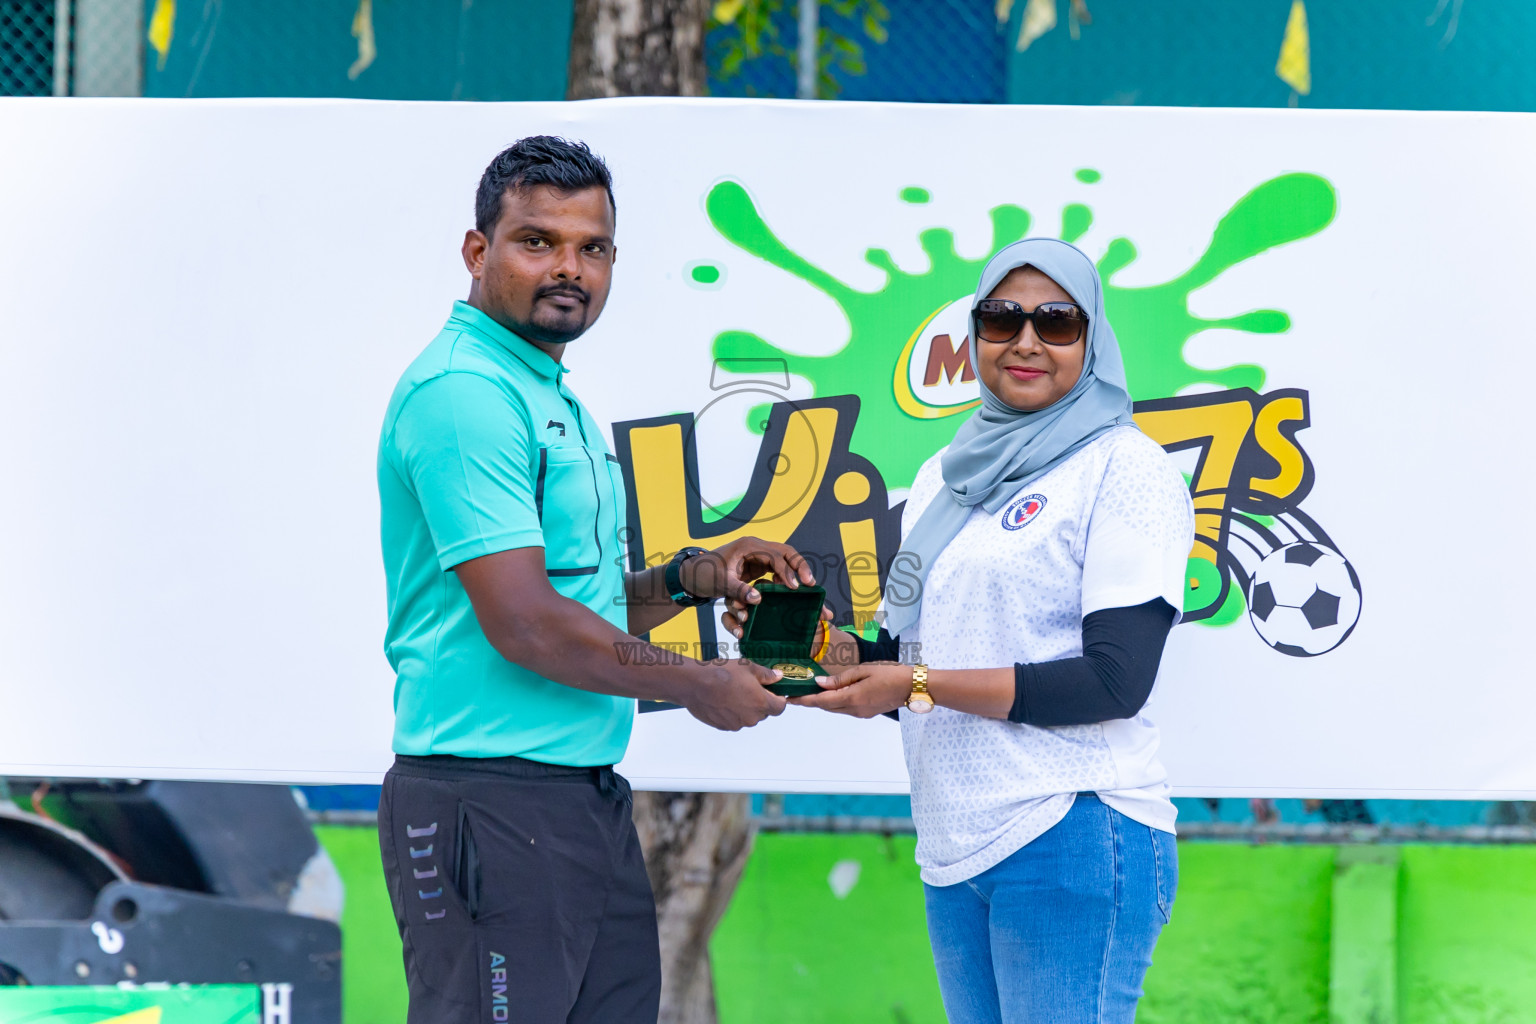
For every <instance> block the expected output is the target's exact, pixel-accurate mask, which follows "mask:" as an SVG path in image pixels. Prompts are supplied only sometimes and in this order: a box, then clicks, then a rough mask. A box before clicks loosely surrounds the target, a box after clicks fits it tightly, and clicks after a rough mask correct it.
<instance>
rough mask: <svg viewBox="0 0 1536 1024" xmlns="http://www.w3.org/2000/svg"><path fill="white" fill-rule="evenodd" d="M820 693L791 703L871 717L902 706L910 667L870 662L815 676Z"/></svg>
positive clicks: (907, 692)
mask: <svg viewBox="0 0 1536 1024" xmlns="http://www.w3.org/2000/svg"><path fill="white" fill-rule="evenodd" d="M816 682H818V683H820V684H821V686H822V692H821V693H813V694H811V695H810V696H809V697H793V698H791V699H790V701H789V702H790V703H791V704H799V705H800V706H802V707H807V708H821V709H822V710H823V711H835V712H836V713H838V714H840V715H853V716H854V717H856V718H873V717H875V716H876V715H883V714H885V713H886V712H887V711H895V710H896V709H897V708H899V707H904V706H905V705H906V703H907V698H908V697H911V696H912V666H911V665H900V664H897V663H896V662H894V661H870V662H865V663H864V664H862V665H855V666H854V667H853V668H850V669H846V670H844V671H842V672H839V673H838V674H837V675H835V676H817V677H816Z"/></svg>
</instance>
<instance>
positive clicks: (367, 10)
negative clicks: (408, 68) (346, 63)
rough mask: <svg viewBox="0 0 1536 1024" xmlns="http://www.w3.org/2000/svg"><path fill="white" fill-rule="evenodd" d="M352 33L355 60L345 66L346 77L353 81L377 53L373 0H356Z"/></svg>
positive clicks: (366, 67)
mask: <svg viewBox="0 0 1536 1024" xmlns="http://www.w3.org/2000/svg"><path fill="white" fill-rule="evenodd" d="M352 35H353V37H354V38H356V39H357V60H355V61H353V62H352V66H351V67H349V68H347V77H348V78H350V79H352V80H353V81H354V82H355V81H357V76H358V75H360V74H362V73H363V72H364V71H367V70H368V65H370V64H372V63H373V58H375V57H377V56H378V55H379V48H378V47H377V46H375V45H374V41H373V0H358V4H357V13H356V14H354V15H352Z"/></svg>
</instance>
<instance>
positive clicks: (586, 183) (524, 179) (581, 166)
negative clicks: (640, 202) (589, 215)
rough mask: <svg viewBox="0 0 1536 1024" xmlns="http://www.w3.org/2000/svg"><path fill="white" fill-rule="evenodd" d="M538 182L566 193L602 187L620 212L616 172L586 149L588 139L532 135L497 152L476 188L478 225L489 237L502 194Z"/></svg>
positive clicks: (613, 205) (497, 219)
mask: <svg viewBox="0 0 1536 1024" xmlns="http://www.w3.org/2000/svg"><path fill="white" fill-rule="evenodd" d="M537 185H547V186H549V187H550V188H552V189H554V190H555V191H556V192H560V193H562V194H565V195H570V194H571V193H575V192H580V191H581V190H582V189H586V188H603V189H605V190H606V191H607V192H608V205H609V206H610V207H611V208H612V209H613V211H614V214H615V215H617V214H618V209H619V208H618V204H617V203H615V202H614V201H613V175H611V174H609V173H608V165H607V164H605V163H603V158H602V157H600V156H598V155H597V154H596V153H593V152H592V150H590V149H588V148H587V144H586V143H585V142H572V141H571V140H569V139H562V138H560V137H559V136H556V135H530V136H528V137H527V138H526V139H518V140H517V141H516V142H514V143H512V145H510V146H508V147H507V148H506V149H504V150H502V151H501V152H500V153H497V154H496V159H494V160H492V161H491V163H490V166H488V167H487V168H486V169H485V173H484V174H482V175H481V176H480V187H479V189H477V190H476V191H475V228H476V229H477V230H479V231H480V232H481V233H482V234H484V235H485V236H486V237H487V238H489V237H490V236H491V232H492V231H494V230H495V228H496V222H497V221H499V220H500V219H501V197H502V196H504V195H506V194H507V192H508V191H509V190H510V191H513V192H522V191H524V190H526V189H530V188H533V187H535V186H537Z"/></svg>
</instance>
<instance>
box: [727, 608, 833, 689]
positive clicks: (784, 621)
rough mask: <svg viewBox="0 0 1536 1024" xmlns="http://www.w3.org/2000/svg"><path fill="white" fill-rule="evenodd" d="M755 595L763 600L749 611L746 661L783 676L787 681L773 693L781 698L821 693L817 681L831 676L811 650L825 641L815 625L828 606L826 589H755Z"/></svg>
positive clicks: (744, 643)
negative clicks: (826, 605) (812, 656)
mask: <svg viewBox="0 0 1536 1024" xmlns="http://www.w3.org/2000/svg"><path fill="white" fill-rule="evenodd" d="M753 589H755V590H756V591H757V592H758V593H759V594H761V595H762V596H763V599H762V600H761V601H759V602H758V603H757V604H754V605H751V606H749V607H748V608H747V624H746V625H745V626H744V627H743V628H742V637H741V656H742V657H743V658H746V659H748V660H749V661H755V662H757V663H758V664H759V665H766V666H767V667H768V668H776V669H778V670H779V671H780V672H783V673H784V678H783V679H780V680H779V681H778V682H776V683H774V684H773V685H772V686H770V687H768V689H769V690H770V691H771V692H773V693H776V694H778V695H779V696H780V697H804V696H806V695H807V694H812V693H820V692H821V687H820V686H818V685H816V679H815V678H814V677H816V676H824V675H827V674H828V673H827V671H826V669H824V668H822V667H821V666H820V665H818V664H817V663H816V662H815V661H813V660H811V654H812V653H813V651H812V647H811V645H812V644H813V643H815V641H816V640H818V639H820V636H821V631H820V630H818V629H817V628H816V624H817V623H818V622H820V621H821V607H822V605H824V604H825V603H826V601H827V591H826V588H824V587H807V586H800V587H794V588H790V587H786V586H785V585H784V584H782V583H754V584H753Z"/></svg>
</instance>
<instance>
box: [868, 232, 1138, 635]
mask: <svg viewBox="0 0 1536 1024" xmlns="http://www.w3.org/2000/svg"><path fill="white" fill-rule="evenodd" d="M1023 266H1031V267H1034V268H1036V269H1037V270H1040V271H1041V272H1043V273H1044V274H1045V275H1046V276H1048V277H1049V278H1050V279H1051V280H1053V281H1055V282H1056V283H1057V284H1059V285H1061V287H1062V288H1063V289H1064V290H1065V291H1066V293H1067V294H1068V295H1070V296H1072V299H1073V301H1075V302H1076V303H1077V304H1078V305H1079V306H1081V307H1082V308H1083V310H1084V312H1086V313H1087V314H1088V344H1087V351H1085V352H1084V353H1083V373H1082V376H1081V377H1079V378H1078V380H1077V383H1076V384H1075V385H1073V387H1072V390H1071V391H1069V392H1067V393H1066V395H1064V396H1063V397H1062V398H1061V399H1059V400H1058V401H1057V402H1056V403H1055V404H1053V405H1050V406H1048V407H1047V408H1044V409H1041V410H1040V411H1038V412H1020V411H1019V410H1017V409H1015V408H1013V407H1012V406H1009V405H1005V404H1004V403H1003V401H1002V400H1001V399H1000V398H998V397H997V396H996V395H994V394H993V393H992V392H991V391H989V390H987V385H986V384H985V383H983V382H982V381H981V380H980V379H979V375H978V379H977V384H978V385H979V386H980V388H981V408H980V409H977V410H976V414H975V415H974V416H972V417H971V418H970V419H969V420H966V422H965V423H964V424H962V425H961V427H960V429H959V431H958V432H956V434H955V439H954V441H953V442H951V444H950V446H949V451H947V452H945V453H944V457H943V460H942V465H943V467H944V485H945V486H944V489H943V490H942V491H940V492H939V494H938V495H937V496H936V497H935V498H934V499H933V503H932V504H930V505H929V506H928V507H927V508H926V509H924V510H923V514H922V516H921V517H920V518H919V519H918V521H917V523H916V524H915V525H914V526H913V527H912V532H911V534H909V535H908V537H907V540H906V543H905V544H903V545H902V549H903V551H904V552H907V553H909V554H908V558H907V559H906V563H907V564H906V565H905V571H906V572H907V573H908V574H909V579H911V578H912V577H915V582H916V594H917V597H916V598H915V599H914V600H913V601H912V602H910V603H905V604H900V605H897V604H895V603H894V602H892V601H890V600H887V601H886V615H887V618H886V629H887V630H889V631H890V634H891V635H892V636H897V635H899V634H900V633H901V632H902V631H903V630H905V629H908V628H910V627H911V626H912V625H913V623H915V622H917V620H918V617H919V616H920V614H921V612H922V593H923V584H924V582H926V579H927V576H928V570H929V568H930V567H931V566H932V565H933V563H934V560H935V559H936V558H938V556H939V553H940V552H942V551H943V550H944V548H945V546H946V545H948V544H949V542H950V541H951V540H953V539H954V537H955V534H957V533H959V532H960V528H961V527H962V526H964V525H965V520H966V518H967V517H968V516H969V515H970V514H971V508H972V507H973V506H975V505H980V506H981V507H982V508H984V509H986V510H987V512H989V513H996V512H998V511H999V510H1000V509H1001V508H1002V507H1003V506H1004V505H1005V504H1007V503H1008V499H1010V498H1012V497H1013V496H1014V495H1015V494H1017V493H1018V492H1019V490H1020V489H1021V488H1023V487H1026V486H1028V485H1029V484H1030V482H1032V481H1034V480H1036V479H1038V478H1039V477H1041V476H1044V475H1045V474H1046V473H1048V472H1050V471H1051V470H1052V469H1054V468H1055V467H1056V466H1058V465H1060V464H1061V463H1063V462H1065V461H1066V460H1067V459H1069V458H1071V457H1072V455H1073V454H1074V453H1075V452H1077V450H1078V449H1080V448H1082V447H1083V446H1084V445H1086V444H1087V443H1088V442H1090V441H1092V440H1093V439H1094V438H1096V437H1098V436H1099V435H1100V434H1102V433H1104V432H1105V431H1106V430H1109V429H1110V428H1111V427H1114V426H1117V425H1119V424H1121V423H1131V422H1133V421H1132V419H1131V396H1130V394H1129V392H1128V391H1127V389H1126V384H1125V364H1124V363H1123V362H1122V361H1121V359H1120V345H1119V343H1118V342H1116V341H1115V332H1114V331H1113V330H1111V329H1110V326H1109V321H1108V320H1106V319H1105V318H1104V287H1103V284H1102V283H1101V282H1100V281H1099V272H1098V269H1097V268H1095V267H1094V265H1093V261H1092V260H1090V259H1089V258H1088V257H1087V255H1085V254H1084V253H1083V251H1082V250H1081V249H1079V248H1077V247H1076V246H1074V245H1069V244H1067V243H1066V242H1062V241H1059V240H1057V239H1054V238H1026V239H1024V241H1022V242H1015V243H1013V244H1012V245H1010V246H1008V247H1007V248H1005V249H1003V250H1001V251H1000V252H998V254H997V255H996V256H993V257H992V259H991V260H990V261H989V262H988V263H987V266H986V269H984V270H983V271H982V272H981V281H980V283H978V284H977V285H976V299H975V302H979V301H981V300H982V299H985V298H987V297H988V296H989V295H991V294H992V289H994V288H996V287H997V286H998V283H999V282H1000V281H1002V279H1003V278H1005V277H1007V276H1008V273H1009V272H1010V271H1012V270H1015V269H1017V268H1018V267H1023ZM975 302H973V303H972V306H973V308H974V306H975ZM969 326H970V348H971V365H972V366H980V365H981V363H980V361H979V360H978V358H977V352H976V323H975V320H974V319H971V320H970V321H969ZM914 559H915V562H916V564H915V565H913V564H911V563H912V562H913V561H914Z"/></svg>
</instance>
